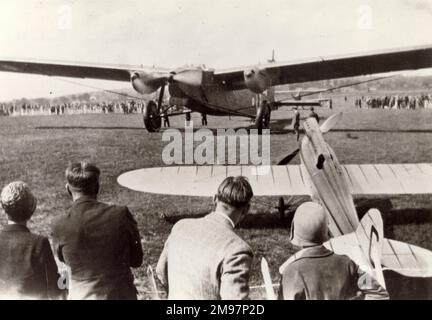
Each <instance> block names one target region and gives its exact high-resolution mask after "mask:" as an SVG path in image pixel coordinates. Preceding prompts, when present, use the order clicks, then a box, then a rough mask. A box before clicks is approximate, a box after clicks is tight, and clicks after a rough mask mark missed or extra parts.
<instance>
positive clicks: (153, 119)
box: [143, 86, 165, 132]
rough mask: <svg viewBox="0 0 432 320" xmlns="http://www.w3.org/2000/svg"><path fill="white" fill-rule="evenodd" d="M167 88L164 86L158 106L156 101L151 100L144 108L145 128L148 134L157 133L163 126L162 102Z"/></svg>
mask: <svg viewBox="0 0 432 320" xmlns="http://www.w3.org/2000/svg"><path fill="white" fill-rule="evenodd" d="M164 91H165V86H162V87H161V89H160V92H159V100H158V103H157V104H156V102H155V101H153V100H151V101H150V102H149V103H147V105H146V106H145V108H144V117H143V118H144V119H143V120H144V126H145V128H146V129H147V131H148V132H157V131H159V130H160V128H161V126H162V117H161V110H162V102H163V95H164Z"/></svg>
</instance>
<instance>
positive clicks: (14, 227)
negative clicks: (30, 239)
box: [2, 224, 30, 232]
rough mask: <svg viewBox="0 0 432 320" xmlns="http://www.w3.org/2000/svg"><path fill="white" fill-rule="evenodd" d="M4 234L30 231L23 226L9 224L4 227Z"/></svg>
mask: <svg viewBox="0 0 432 320" xmlns="http://www.w3.org/2000/svg"><path fill="white" fill-rule="evenodd" d="M2 231H3V232H30V230H29V229H28V228H27V227H26V226H23V225H22V224H7V225H5V226H3V230H2Z"/></svg>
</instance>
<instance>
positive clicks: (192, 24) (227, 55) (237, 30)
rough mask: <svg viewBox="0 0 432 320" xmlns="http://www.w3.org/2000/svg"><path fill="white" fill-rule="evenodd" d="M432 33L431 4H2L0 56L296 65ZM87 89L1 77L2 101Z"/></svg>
mask: <svg viewBox="0 0 432 320" xmlns="http://www.w3.org/2000/svg"><path fill="white" fill-rule="evenodd" d="M430 30H432V1H431V0H385V1H384V0H378V1H377V0H370V1H368V0H331V1H329V0H265V1H263V0H219V1H214V0H195V1H192V0H164V1H160V0H122V1H120V0H80V1H78V0H39V1H37V0H14V1H10V0H0V59H1V58H4V57H8V58H17V59H18V58H19V59H25V58H31V59H48V60H50V59H52V60H64V61H82V62H98V63H101V62H102V63H108V64H132V65H141V64H142V65H145V66H152V65H155V66H161V67H173V68H175V67H179V66H182V65H185V64H205V65H206V66H207V67H212V68H228V67H235V66H243V65H251V64H256V63H258V62H265V61H266V60H267V59H269V58H270V56H271V52H272V49H274V50H275V52H276V53H275V57H276V60H277V61H290V60H296V59H303V58H313V57H325V56H331V55H339V54H347V53H357V52H358V53H361V52H367V51H373V50H379V49H390V48H399V47H404V46H411V45H425V44H432V38H431V37H430ZM429 72H430V70H429ZM73 81H75V82H79V83H81V84H84V85H90V86H96V87H101V88H105V89H113V88H124V87H127V84H126V83H118V82H111V81H96V80H82V79H79V80H77V79H75V80H73ZM83 91H91V89H87V88H84V87H82V86H79V85H75V84H71V83H67V82H64V81H62V80H61V79H59V78H50V77H46V76H37V75H23V74H13V73H1V72H0V101H4V100H8V99H13V98H21V97H27V98H34V97H46V96H50V95H51V96H58V95H63V94H70V93H76V92H83Z"/></svg>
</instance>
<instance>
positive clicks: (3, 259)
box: [0, 181, 61, 299]
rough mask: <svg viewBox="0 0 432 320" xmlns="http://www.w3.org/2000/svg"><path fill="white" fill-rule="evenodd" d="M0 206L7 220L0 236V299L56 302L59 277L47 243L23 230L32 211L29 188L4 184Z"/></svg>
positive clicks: (20, 183)
mask: <svg viewBox="0 0 432 320" xmlns="http://www.w3.org/2000/svg"><path fill="white" fill-rule="evenodd" d="M0 204H1V207H2V208H3V210H4V211H5V212H6V214H7V217H8V224H7V225H6V226H4V227H3V230H2V231H1V232H0V298H1V299H57V298H60V297H61V291H60V289H59V287H58V285H57V283H58V280H59V274H58V272H57V265H56V262H55V260H54V255H53V253H52V251H51V246H50V244H49V242H48V239H47V238H45V237H42V236H39V235H36V234H33V233H31V232H30V231H29V229H28V228H27V221H28V220H29V219H30V218H31V216H32V215H33V212H34V211H35V209H36V198H35V197H34V196H33V194H32V193H31V191H30V189H29V187H28V186H27V185H26V184H25V183H24V182H21V181H16V182H12V183H10V184H8V185H7V186H6V187H5V188H4V189H3V190H2V193H1V198H0Z"/></svg>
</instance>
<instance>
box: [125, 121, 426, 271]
mask: <svg viewBox="0 0 432 320" xmlns="http://www.w3.org/2000/svg"><path fill="white" fill-rule="evenodd" d="M341 116H342V113H339V114H335V115H333V116H332V117H330V118H328V119H327V120H326V121H325V122H324V123H323V124H322V125H321V127H320V126H319V125H318V123H317V122H316V120H315V119H314V118H308V119H307V120H306V121H305V122H304V129H305V136H304V137H303V139H302V141H301V143H300V148H299V149H297V150H295V151H294V152H292V153H291V154H289V155H288V156H286V157H285V158H284V159H282V160H281V161H280V162H279V164H278V165H272V166H263V167H261V168H260V167H259V166H258V167H257V166H170V167H162V168H145V169H138V170H134V171H129V172H126V173H123V174H122V175H120V176H119V177H118V180H117V181H118V183H119V184H120V185H122V186H125V187H127V188H130V189H132V190H136V191H141V192H149V193H160V194H173V195H186V196H213V195H214V192H215V190H217V187H218V185H219V184H220V183H221V182H222V180H223V179H225V178H226V177H228V176H237V175H242V176H246V177H248V179H249V181H250V183H251V185H252V188H253V191H254V195H257V196H286V195H289V196H303V195H309V196H310V197H311V198H312V201H315V202H318V203H320V204H321V205H322V206H323V207H324V208H325V209H326V211H327V214H328V216H329V229H330V232H331V234H332V236H333V237H337V238H336V239H342V240H338V241H330V243H329V244H328V245H329V247H330V248H333V250H335V251H336V252H338V253H345V254H348V255H350V256H351V257H352V258H353V259H354V260H355V261H356V262H358V264H359V265H365V264H366V266H367V267H369V269H371V270H372V269H376V267H377V266H375V268H372V266H373V265H374V264H373V260H375V261H376V258H374V259H372V257H371V254H372V253H371V252H367V250H369V249H370V248H367V246H365V245H364V244H365V243H370V241H371V240H370V236H371V235H370V234H369V233H368V232H365V230H363V229H362V224H361V223H360V221H359V217H358V215H357V211H356V208H355V205H354V200H353V195H382V196H389V195H402V194H432V164H427V163H423V164H362V165H354V164H351V165H340V164H339V161H338V159H337V157H336V154H335V152H334V151H333V149H332V148H331V147H330V146H329V145H328V144H327V143H326V142H325V140H324V137H323V134H325V133H326V132H328V131H330V130H331V128H333V127H334V126H335V124H336V123H337V122H338V120H339V119H340V118H341ZM297 154H300V159H301V165H288V163H289V162H290V161H291V160H292V159H293V158H294V157H295V156H296V155H297ZM372 216H373V217H374V218H373V220H374V223H373V225H379V222H377V221H378V220H379V219H380V218H379V217H377V215H376V214H372ZM359 228H360V229H359ZM378 229H382V228H378ZM376 232H378V233H377V234H376V235H374V236H375V237H377V238H378V239H377V240H379V242H380V251H382V254H381V253H380V256H381V257H380V259H381V260H382V264H383V265H384V266H385V268H388V269H391V270H394V271H396V272H398V273H400V274H402V275H405V276H412V277H432V252H430V251H428V250H426V249H422V248H419V247H416V246H413V245H410V244H406V243H403V242H398V241H394V240H389V239H385V238H382V230H376ZM359 234H360V236H359ZM340 236H343V237H342V238H341V237H340ZM361 237H363V238H364V237H367V239H366V240H365V239H361ZM366 269H368V268H366Z"/></svg>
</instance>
